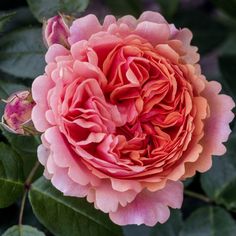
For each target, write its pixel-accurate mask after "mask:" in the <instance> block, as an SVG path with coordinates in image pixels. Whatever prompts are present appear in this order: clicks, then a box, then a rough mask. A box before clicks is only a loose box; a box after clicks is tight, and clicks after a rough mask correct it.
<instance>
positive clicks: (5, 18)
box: [0, 12, 15, 32]
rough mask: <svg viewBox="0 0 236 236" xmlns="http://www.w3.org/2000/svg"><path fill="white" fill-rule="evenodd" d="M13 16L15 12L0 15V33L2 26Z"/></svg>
mask: <svg viewBox="0 0 236 236" xmlns="http://www.w3.org/2000/svg"><path fill="white" fill-rule="evenodd" d="M14 15H15V12H10V13H1V14H0V32H1V31H2V29H3V27H4V25H5V24H6V23H7V22H8V21H9V20H10V19H11V18H12V16H14Z"/></svg>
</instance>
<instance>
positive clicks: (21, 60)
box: [0, 28, 45, 78]
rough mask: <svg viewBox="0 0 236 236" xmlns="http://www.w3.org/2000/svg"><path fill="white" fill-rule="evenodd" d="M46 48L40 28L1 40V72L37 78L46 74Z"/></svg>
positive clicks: (12, 34)
mask: <svg viewBox="0 0 236 236" xmlns="http://www.w3.org/2000/svg"><path fill="white" fill-rule="evenodd" d="M44 55H45V48H44V45H43V42H42V32H41V29H40V28H27V29H22V30H18V31H14V32H12V33H9V34H5V35H4V36H2V37H1V38H0V70H2V71H3V72H5V73H9V74H12V75H14V76H16V77H23V78H35V77H36V76H38V75H40V74H42V73H43V72H44V67H45V62H44Z"/></svg>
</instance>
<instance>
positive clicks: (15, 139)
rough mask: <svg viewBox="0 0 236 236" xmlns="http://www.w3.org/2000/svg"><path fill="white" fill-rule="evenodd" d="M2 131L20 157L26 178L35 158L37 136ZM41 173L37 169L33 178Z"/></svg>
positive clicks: (37, 142)
mask: <svg viewBox="0 0 236 236" xmlns="http://www.w3.org/2000/svg"><path fill="white" fill-rule="evenodd" d="M2 132H3V135H4V136H5V137H6V138H7V140H8V142H9V143H10V145H11V147H12V149H13V150H14V151H15V152H16V153H17V154H18V155H19V156H20V157H21V159H22V162H23V170H24V178H26V177H27V176H28V175H29V173H30V171H31V169H32V168H33V166H34V164H35V162H36V160H37V147H38V145H39V137H37V136H22V135H15V134H12V133H9V132H8V131H6V130H4V129H3V130H2ZM41 174H42V170H41V169H39V170H38V172H37V173H36V175H35V177H34V179H36V178H38V177H39V176H40V175H41Z"/></svg>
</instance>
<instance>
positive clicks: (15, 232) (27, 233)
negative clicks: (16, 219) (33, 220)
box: [2, 225, 45, 236]
mask: <svg viewBox="0 0 236 236" xmlns="http://www.w3.org/2000/svg"><path fill="white" fill-rule="evenodd" d="M2 236H45V234H44V233H43V232H40V231H38V230H37V229H36V228H33V227H31V226H28V225H22V226H18V225H14V226H12V227H11V228H9V229H8V230H7V231H6V232H5V233H4V234H3V235H2Z"/></svg>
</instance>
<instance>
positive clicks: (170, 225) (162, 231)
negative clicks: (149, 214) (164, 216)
mask: <svg viewBox="0 0 236 236" xmlns="http://www.w3.org/2000/svg"><path fill="white" fill-rule="evenodd" d="M182 226H183V220H182V215H181V211H179V210H172V211H171V215H170V218H169V219H168V221H167V222H166V223H165V224H157V225H156V226H155V227H154V228H153V229H152V231H151V234H150V235H151V236H156V235H158V236H176V235H178V234H179V232H180V230H181V228H182Z"/></svg>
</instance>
